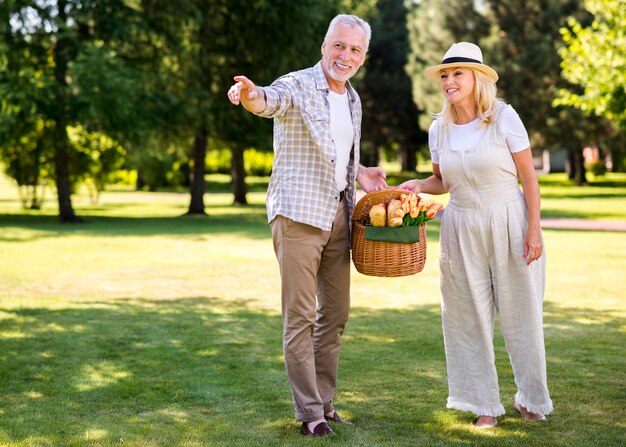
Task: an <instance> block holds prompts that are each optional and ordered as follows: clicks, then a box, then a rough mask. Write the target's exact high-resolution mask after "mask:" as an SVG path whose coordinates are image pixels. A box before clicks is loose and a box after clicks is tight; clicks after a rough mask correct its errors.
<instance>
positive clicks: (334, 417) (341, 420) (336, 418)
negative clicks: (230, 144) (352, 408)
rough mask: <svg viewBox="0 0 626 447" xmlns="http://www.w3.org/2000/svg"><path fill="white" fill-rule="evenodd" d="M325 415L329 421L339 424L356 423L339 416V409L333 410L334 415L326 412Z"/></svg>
mask: <svg viewBox="0 0 626 447" xmlns="http://www.w3.org/2000/svg"><path fill="white" fill-rule="evenodd" d="M324 417H325V418H326V420H327V421H332V422H337V423H338V424H344V425H354V424H353V423H352V422H350V421H346V420H345V419H344V418H342V417H341V416H339V413H337V411H333V414H332V416H328V415H326V414H325V415H324Z"/></svg>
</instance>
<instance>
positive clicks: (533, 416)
mask: <svg viewBox="0 0 626 447" xmlns="http://www.w3.org/2000/svg"><path fill="white" fill-rule="evenodd" d="M514 407H515V409H516V410H517V412H518V413H519V414H520V416H521V417H522V419H525V420H527V421H533V422H544V421H546V420H547V419H546V417H545V415H543V414H541V413H532V412H530V411H528V410H527V409H526V408H524V407H523V406H521V405H520V404H518V403H517V402H515V404H514Z"/></svg>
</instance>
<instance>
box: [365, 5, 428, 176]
mask: <svg viewBox="0 0 626 447" xmlns="http://www.w3.org/2000/svg"><path fill="white" fill-rule="evenodd" d="M406 15H407V9H406V7H405V5H404V0H379V1H378V2H377V15H376V16H375V17H374V18H373V19H372V20H371V26H372V36H373V37H372V42H371V44H370V49H369V56H368V60H367V64H366V67H365V75H364V76H363V79H362V82H360V83H359V94H360V96H361V100H362V102H363V145H362V147H363V149H365V150H364V151H363V154H362V159H363V162H364V164H367V165H374V166H376V165H378V162H379V151H380V149H381V148H388V149H390V148H392V147H395V146H397V147H398V156H399V158H400V161H401V166H402V170H404V171H414V170H415V168H416V165H417V159H416V153H417V150H418V148H419V146H420V145H422V144H425V143H426V142H427V135H426V133H425V132H424V131H422V130H420V128H419V126H418V114H419V111H418V109H417V107H416V106H415V103H414V102H413V98H412V94H411V79H410V78H409V76H408V75H407V72H406V70H405V66H406V64H407V53H408V31H407V27H406Z"/></svg>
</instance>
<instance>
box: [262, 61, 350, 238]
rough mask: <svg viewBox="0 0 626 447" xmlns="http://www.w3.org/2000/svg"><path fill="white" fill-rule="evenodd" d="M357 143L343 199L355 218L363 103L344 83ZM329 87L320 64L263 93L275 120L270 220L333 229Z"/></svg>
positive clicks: (334, 196) (334, 195)
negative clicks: (277, 216)
mask: <svg viewBox="0 0 626 447" xmlns="http://www.w3.org/2000/svg"><path fill="white" fill-rule="evenodd" d="M346 87H347V89H348V95H349V98H350V112H351V114H352V128H353V129H354V144H353V146H352V152H351V154H350V162H349V163H348V187H347V188H346V197H345V200H347V201H348V202H347V203H348V207H349V213H350V214H349V215H350V216H352V211H353V209H354V202H355V197H356V190H355V189H356V173H357V172H356V171H357V167H358V163H359V144H360V139H361V117H362V112H361V100H360V99H359V95H358V94H357V93H356V91H355V90H354V89H353V88H352V86H351V85H350V83H346ZM329 90H330V88H329V87H328V82H327V81H326V77H325V76H324V71H323V70H322V65H321V63H320V62H318V63H317V64H316V65H315V66H314V67H311V68H307V69H304V70H300V71H296V72H293V73H289V74H287V75H284V76H282V77H280V78H278V79H277V80H276V81H274V82H273V83H272V85H270V86H269V87H263V91H264V92H265V101H266V106H265V110H264V111H263V112H261V113H258V115H259V116H263V117H266V118H274V163H273V166H272V176H271V178H270V183H269V187H268V189H267V218H268V221H269V222H271V221H272V220H273V219H274V218H275V217H276V215H278V214H280V215H281V216H284V217H287V218H289V219H292V220H294V221H296V222H301V223H304V224H308V225H312V226H314V227H317V228H320V229H322V230H326V231H330V230H331V229H332V224H333V220H334V218H335V214H336V213H337V207H338V206H339V193H338V192H337V185H336V182H335V162H336V159H337V150H336V148H335V144H334V143H333V140H332V137H331V135H330V105H329V102H328V99H327V97H328V94H329Z"/></svg>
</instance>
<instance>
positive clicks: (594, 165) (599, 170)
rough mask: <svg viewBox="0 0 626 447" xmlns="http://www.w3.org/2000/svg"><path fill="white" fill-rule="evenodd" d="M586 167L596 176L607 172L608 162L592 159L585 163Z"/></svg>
mask: <svg viewBox="0 0 626 447" xmlns="http://www.w3.org/2000/svg"><path fill="white" fill-rule="evenodd" d="M585 169H586V170H587V172H590V173H592V174H593V175H595V176H596V177H598V176H601V175H604V174H606V171H607V169H606V164H605V163H604V161H603V160H596V161H590V162H588V163H585Z"/></svg>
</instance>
